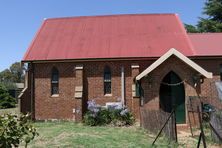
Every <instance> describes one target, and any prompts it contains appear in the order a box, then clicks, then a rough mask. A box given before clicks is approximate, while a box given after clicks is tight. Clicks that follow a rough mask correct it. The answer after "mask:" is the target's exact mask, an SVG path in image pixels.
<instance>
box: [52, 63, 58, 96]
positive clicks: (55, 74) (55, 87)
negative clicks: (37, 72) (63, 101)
mask: <svg viewBox="0 0 222 148" xmlns="http://www.w3.org/2000/svg"><path fill="white" fill-rule="evenodd" d="M51 94H52V95H56V94H59V71H58V69H57V68H55V67H53V69H52V76H51Z"/></svg>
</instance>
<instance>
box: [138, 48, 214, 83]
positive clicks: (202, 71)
mask: <svg viewBox="0 0 222 148" xmlns="http://www.w3.org/2000/svg"><path fill="white" fill-rule="evenodd" d="M172 55H175V56H176V57H177V58H179V59H180V60H182V61H183V62H184V63H186V64H187V65H188V66H190V67H191V68H193V69H194V70H196V71H197V72H199V73H200V74H202V75H203V76H205V77H206V78H212V77H213V75H212V73H210V72H207V71H206V70H205V69H203V68H202V67H200V66H199V65H197V64H196V63H195V62H193V61H192V60H190V59H189V58H187V57H186V56H184V55H183V54H182V53H180V52H179V51H177V50H176V49H174V48H172V49H170V50H169V51H168V52H166V53H165V54H164V55H163V56H161V57H160V58H159V59H158V60H156V61H155V62H154V63H153V64H151V65H150V66H149V67H148V68H147V69H145V70H144V71H143V72H142V73H140V74H139V75H138V76H137V77H136V80H140V79H141V78H143V77H144V76H146V75H148V74H149V73H150V72H151V71H153V70H154V69H156V68H157V67H158V66H159V65H160V64H162V63H163V62H164V61H166V60H167V59H168V58H169V57H171V56H172Z"/></svg>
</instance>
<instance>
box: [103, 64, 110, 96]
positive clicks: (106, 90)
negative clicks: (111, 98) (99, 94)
mask: <svg viewBox="0 0 222 148" xmlns="http://www.w3.org/2000/svg"><path fill="white" fill-rule="evenodd" d="M106 94H111V70H110V68H109V67H108V66H106V67H105V68H104V95H106Z"/></svg>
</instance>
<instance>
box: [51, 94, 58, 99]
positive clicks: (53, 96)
mask: <svg viewBox="0 0 222 148" xmlns="http://www.w3.org/2000/svg"><path fill="white" fill-rule="evenodd" d="M51 97H52V98H58V97H59V94H54V95H51Z"/></svg>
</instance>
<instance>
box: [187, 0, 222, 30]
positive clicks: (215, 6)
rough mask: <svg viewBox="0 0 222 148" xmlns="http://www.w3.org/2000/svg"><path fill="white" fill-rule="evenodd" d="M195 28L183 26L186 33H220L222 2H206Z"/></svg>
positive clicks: (217, 0) (211, 0)
mask: <svg viewBox="0 0 222 148" xmlns="http://www.w3.org/2000/svg"><path fill="white" fill-rule="evenodd" d="M202 13H203V14H204V15H205V16H206V17H200V19H199V21H198V23H197V26H192V25H185V28H186V29H187V32H193V31H195V29H194V28H196V29H197V31H198V32H222V0H207V1H206V2H205V6H204V8H203V12H202Z"/></svg>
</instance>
